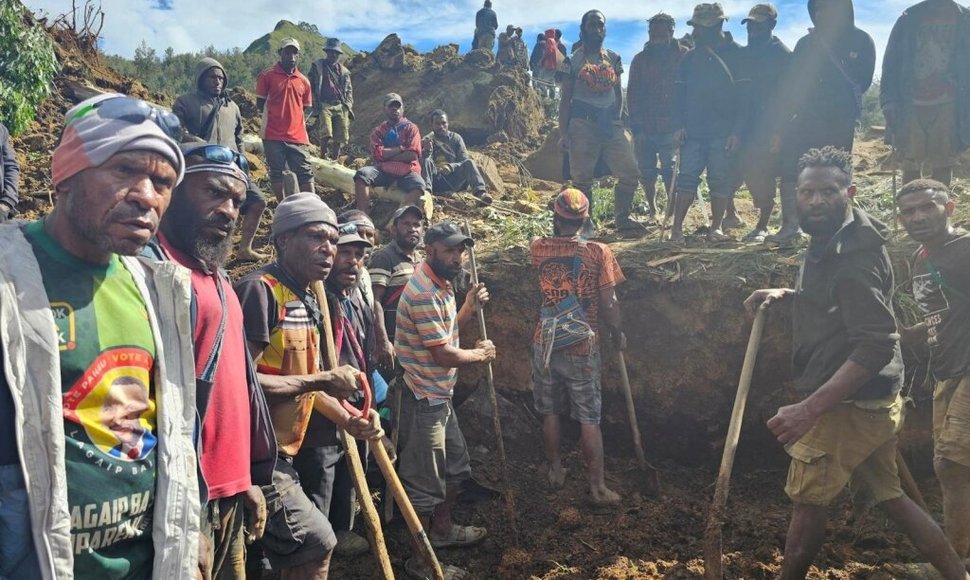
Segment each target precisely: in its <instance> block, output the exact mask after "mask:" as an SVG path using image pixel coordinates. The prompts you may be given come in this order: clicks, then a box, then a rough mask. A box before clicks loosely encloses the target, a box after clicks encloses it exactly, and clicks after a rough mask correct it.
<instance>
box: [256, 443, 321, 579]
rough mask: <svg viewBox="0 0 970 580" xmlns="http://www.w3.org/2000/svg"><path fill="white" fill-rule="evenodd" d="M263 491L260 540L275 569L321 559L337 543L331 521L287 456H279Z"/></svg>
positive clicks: (292, 566)
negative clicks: (263, 530)
mask: <svg viewBox="0 0 970 580" xmlns="http://www.w3.org/2000/svg"><path fill="white" fill-rule="evenodd" d="M263 495H264V496H266V513H267V520H266V533H265V534H264V535H263V539H262V540H261V541H260V543H261V544H262V548H263V553H264V554H265V556H266V558H267V559H268V560H269V561H270V564H272V566H273V569H274V570H279V569H282V568H294V567H296V566H302V565H304V564H307V563H309V562H314V561H317V560H322V559H323V558H324V556H326V555H327V552H329V551H331V550H333V548H334V546H336V545H337V536H336V535H334V533H333V528H331V527H330V522H329V521H327V518H326V516H324V515H323V512H321V511H320V510H318V509H317V507H316V506H315V505H313V502H312V501H310V498H308V497H307V496H306V494H305V493H304V492H303V488H302V487H300V478H299V476H298V475H297V473H296V470H295V469H293V465H292V463H291V459H290V458H286V457H283V456H280V458H279V460H278V461H277V462H276V470H275V471H273V484H272V485H267V486H263Z"/></svg>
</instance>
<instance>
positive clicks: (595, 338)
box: [530, 189, 626, 506]
mask: <svg viewBox="0 0 970 580" xmlns="http://www.w3.org/2000/svg"><path fill="white" fill-rule="evenodd" d="M553 211H554V215H553V218H552V219H553V222H552V223H553V235H552V236H551V237H546V238H539V239H537V240H535V241H533V242H532V245H531V247H530V251H531V254H532V265H533V266H534V267H535V269H536V270H537V271H538V275H539V288H540V291H541V292H542V311H541V313H540V315H539V326H538V328H536V334H535V341H534V344H533V350H534V355H533V364H532V382H533V392H534V395H535V406H536V411H537V412H538V413H539V414H540V415H542V417H543V419H542V431H543V437H544V440H545V445H546V454H547V455H548V457H549V472H548V474H547V477H548V479H549V484H550V486H552V487H553V488H559V487H562V485H563V483H564V482H565V480H566V470H565V468H564V467H563V465H562V457H561V454H560V439H561V434H560V421H561V420H560V415H564V414H566V413H567V412H568V413H569V415H570V417H572V418H573V419H574V420H576V421H578V422H579V423H580V443H581V446H582V449H583V457H584V458H585V459H586V466H587V471H588V477H589V493H590V500H591V501H592V502H593V504H594V505H597V506H602V505H610V504H615V503H617V502H618V501H620V496H619V495H618V494H617V493H616V492H614V491H613V490H611V489H609V488H608V487H606V481H605V479H604V476H603V433H602V431H601V430H600V412H601V406H602V398H601V395H602V393H601V391H602V388H601V385H600V375H601V372H602V363H601V361H600V352H599V346H600V343H599V332H598V331H599V323H600V320H602V322H603V323H604V325H605V327H606V328H607V329H608V331H609V336H610V338H611V340H612V341H613V344H614V345H615V346H616V348H617V349H618V350H623V349H624V348H625V347H626V344H625V343H626V337H625V336H624V334H623V332H622V331H621V330H620V307H619V303H618V302H617V299H616V292H615V289H616V285H617V284H619V283H621V282H623V281H624V280H625V278H624V277H623V272H622V271H621V270H620V265H619V264H618V263H617V261H616V258H615V257H614V256H613V252H612V251H611V250H610V248H609V246H607V245H606V244H601V243H598V242H587V241H584V240H583V239H582V238H581V237H580V232H581V231H582V229H583V226H584V225H585V223H586V221H587V220H588V219H589V201H588V200H587V198H586V196H585V195H583V192H581V191H579V190H578V189H566V190H564V191H563V192H562V193H560V194H559V195H558V196H557V197H556V199H555V201H554V202H553Z"/></svg>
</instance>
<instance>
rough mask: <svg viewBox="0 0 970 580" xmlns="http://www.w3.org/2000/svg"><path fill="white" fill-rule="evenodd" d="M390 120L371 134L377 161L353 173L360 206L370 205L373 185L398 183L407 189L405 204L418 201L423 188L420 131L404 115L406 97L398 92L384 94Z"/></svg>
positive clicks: (372, 152) (361, 208)
mask: <svg viewBox="0 0 970 580" xmlns="http://www.w3.org/2000/svg"><path fill="white" fill-rule="evenodd" d="M384 114H385V115H387V121H384V122H383V123H381V124H380V125H378V126H377V127H375V128H374V130H373V131H371V134H370V149H371V156H372V157H373V160H374V163H375V165H370V166H367V167H362V168H360V169H359V170H358V171H357V174H356V175H354V192H355V194H356V196H357V209H359V210H360V211H362V212H367V211H368V210H369V209H370V188H371V186H377V187H389V186H392V185H397V187H398V188H400V189H401V190H402V191H404V192H405V198H404V203H403V204H402V205H416V204H417V203H418V201H419V200H420V199H421V194H422V192H423V191H424V180H423V179H421V162H420V159H421V133H420V131H418V127H417V125H415V124H414V123H412V122H411V121H408V120H407V118H405V117H404V101H403V100H402V99H401V95H399V94H397V93H388V94H386V95H384Z"/></svg>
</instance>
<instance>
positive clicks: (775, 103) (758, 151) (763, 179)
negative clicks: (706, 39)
mask: <svg viewBox="0 0 970 580" xmlns="http://www.w3.org/2000/svg"><path fill="white" fill-rule="evenodd" d="M777 23H778V11H777V10H776V9H775V7H774V6H773V5H772V4H755V5H754V7H752V8H751V11H750V12H748V17H747V18H745V19H744V20H742V21H741V24H743V25H745V27H747V30H748V45H747V46H745V47H744V48H742V49H741V58H742V61H743V62H744V66H745V68H746V70H747V76H748V78H749V79H750V81H751V85H750V88H749V89H748V95H749V98H748V106H750V107H751V112H750V115H749V116H748V119H747V121H748V122H747V123H745V127H744V129H743V135H742V137H741V177H742V178H743V179H744V182H745V183H746V184H747V185H748V191H749V192H751V201H752V202H754V206H755V207H756V208H758V210H759V211H760V212H761V214H760V216H759V218H758V223H757V224H756V225H755V226H754V229H752V230H751V231H750V232H749V233H748V234H747V235H746V236H745V237H744V239H745V241H749V242H763V241H765V237H766V236H767V235H768V219H769V218H770V217H771V210H772V208H774V206H775V190H776V189H777V188H778V178H779V177H781V156H780V153H781V139H780V138H779V137H778V135H779V134H780V128H779V127H778V126H777V119H778V116H779V112H780V110H781V107H780V101H781V99H780V98H779V92H780V90H781V82H782V79H783V78H784V76H785V74H787V72H788V67H789V66H790V65H791V50H789V49H788V47H787V46H785V43H784V42H782V41H781V40H780V39H779V38H778V37H777V36H775V35H774V34H772V32H773V31H774V29H775V25H776V24H777Z"/></svg>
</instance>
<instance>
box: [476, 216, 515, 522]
mask: <svg viewBox="0 0 970 580" xmlns="http://www.w3.org/2000/svg"><path fill="white" fill-rule="evenodd" d="M465 233H466V234H468V236H469V237H471V235H472V230H471V227H470V226H469V225H468V221H467V220H466V221H465ZM468 260H469V262H471V267H472V284H476V285H477V284H478V261H477V260H476V258H475V247H474V246H469V248H468ZM477 311H478V328H479V330H480V331H481V333H482V340H488V331H487V330H486V328H485V311H484V310H482V308H480V307H479V308H478V309H477ZM485 378H486V380H487V382H488V401H489V403H491V405H492V427H493V428H494V429H495V441H496V444H497V445H498V454H499V459H501V461H502V485H503V486H504V488H505V489H504V492H505V493H504V494H503V495H504V496H505V511H506V514H507V515H508V518H509V525H510V527H511V528H512V537H513V539H514V540H516V541H518V536H519V527H518V524H517V523H516V517H515V498H514V497H513V496H512V483H511V480H510V478H509V462H508V459H506V457H505V439H504V437H503V436H502V419H501V418H500V417H499V413H498V397H497V396H496V394H495V375H494V374H493V373H492V363H488V364H487V365H486V366H485Z"/></svg>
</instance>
